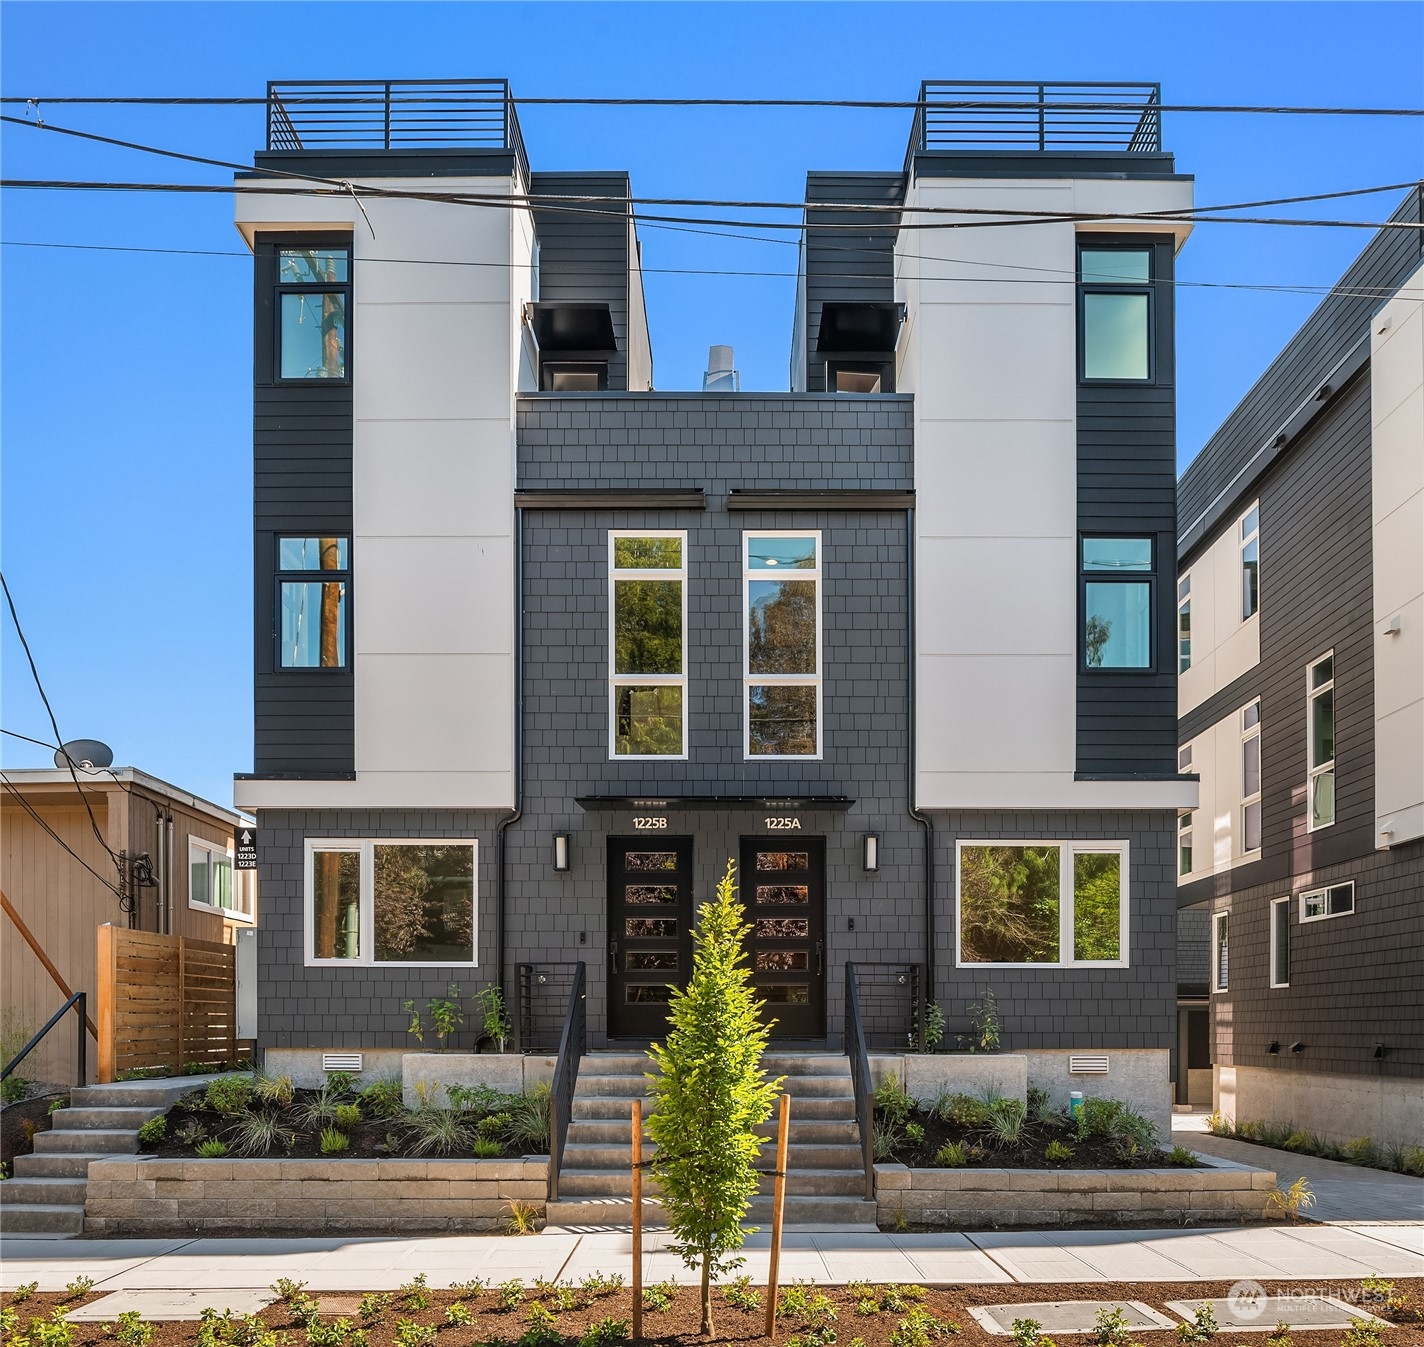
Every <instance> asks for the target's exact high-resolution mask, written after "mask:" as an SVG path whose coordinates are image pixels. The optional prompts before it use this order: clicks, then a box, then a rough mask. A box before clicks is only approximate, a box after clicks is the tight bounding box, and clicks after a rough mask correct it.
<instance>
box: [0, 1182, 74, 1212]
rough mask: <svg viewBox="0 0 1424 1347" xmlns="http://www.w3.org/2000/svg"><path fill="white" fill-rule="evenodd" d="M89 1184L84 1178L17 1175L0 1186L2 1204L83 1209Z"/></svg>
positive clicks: (0, 1201)
mask: <svg viewBox="0 0 1424 1347" xmlns="http://www.w3.org/2000/svg"><path fill="white" fill-rule="evenodd" d="M87 1187H88V1183H87V1182H86V1181H85V1180H84V1179H82V1178H35V1177H32V1176H29V1175H20V1174H16V1175H15V1177H14V1178H11V1179H6V1180H5V1182H4V1183H3V1184H0V1203H3V1204H4V1205H6V1206H9V1205H10V1203H12V1202H13V1203H15V1204H16V1205H17V1206H19V1205H24V1206H35V1205H36V1204H38V1205H40V1206H64V1207H73V1206H78V1207H82V1206H83V1205H84V1190H85V1189H86V1188H87Z"/></svg>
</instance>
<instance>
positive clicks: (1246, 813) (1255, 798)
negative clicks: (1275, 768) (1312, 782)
mask: <svg viewBox="0 0 1424 1347" xmlns="http://www.w3.org/2000/svg"><path fill="white" fill-rule="evenodd" d="M1260 849H1261V703H1260V701H1259V700H1258V701H1254V702H1252V703H1251V705H1250V706H1247V707H1245V708H1243V710H1242V712H1241V850H1242V852H1243V854H1246V855H1249V854H1250V853H1251V852H1253V851H1260Z"/></svg>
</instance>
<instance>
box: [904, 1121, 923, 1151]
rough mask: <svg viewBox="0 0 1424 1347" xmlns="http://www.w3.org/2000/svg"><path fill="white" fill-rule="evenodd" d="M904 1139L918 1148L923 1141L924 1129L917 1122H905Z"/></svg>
mask: <svg viewBox="0 0 1424 1347" xmlns="http://www.w3.org/2000/svg"><path fill="white" fill-rule="evenodd" d="M905 1138H906V1140H907V1141H910V1142H912V1143H913V1144H914V1145H916V1146H918V1145H919V1144H920V1143H921V1142H922V1141H924V1139H925V1129H924V1128H923V1127H921V1126H920V1124H919V1123H917V1122H907V1123H906V1124H905Z"/></svg>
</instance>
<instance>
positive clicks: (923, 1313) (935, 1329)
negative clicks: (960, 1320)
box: [890, 1305, 959, 1347]
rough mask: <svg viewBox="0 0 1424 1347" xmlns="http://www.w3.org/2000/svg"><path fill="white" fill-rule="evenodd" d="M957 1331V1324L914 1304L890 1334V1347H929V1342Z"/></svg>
mask: <svg viewBox="0 0 1424 1347" xmlns="http://www.w3.org/2000/svg"><path fill="white" fill-rule="evenodd" d="M958 1332H959V1325H958V1324H956V1323H953V1322H951V1321H950V1320H947V1319H939V1318H937V1317H936V1316H935V1315H933V1314H931V1313H930V1312H929V1311H928V1310H927V1309H925V1308H924V1306H922V1305H914V1306H912V1307H911V1308H910V1310H909V1312H908V1313H907V1314H906V1315H905V1317H904V1318H903V1319H901V1320H900V1322H899V1323H898V1324H897V1325H896V1326H895V1329H894V1331H893V1332H892V1333H891V1334H890V1347H930V1343H932V1342H935V1341H937V1340H938V1339H940V1338H947V1337H949V1336H950V1335H951V1334H953V1333H958Z"/></svg>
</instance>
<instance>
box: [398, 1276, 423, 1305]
mask: <svg viewBox="0 0 1424 1347" xmlns="http://www.w3.org/2000/svg"><path fill="white" fill-rule="evenodd" d="M397 1294H398V1295H399V1296H400V1298H401V1304H402V1305H403V1306H404V1307H405V1308H406V1309H408V1310H410V1311H412V1312H413V1313H419V1312H420V1311H421V1310H428V1309H429V1308H430V1278H429V1277H427V1276H426V1275H425V1273H423V1272H417V1273H416V1274H415V1276H414V1277H412V1278H411V1279H410V1280H409V1281H408V1282H406V1283H405V1284H404V1285H403V1286H401V1287H400V1288H399V1290H398V1292H397Z"/></svg>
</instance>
